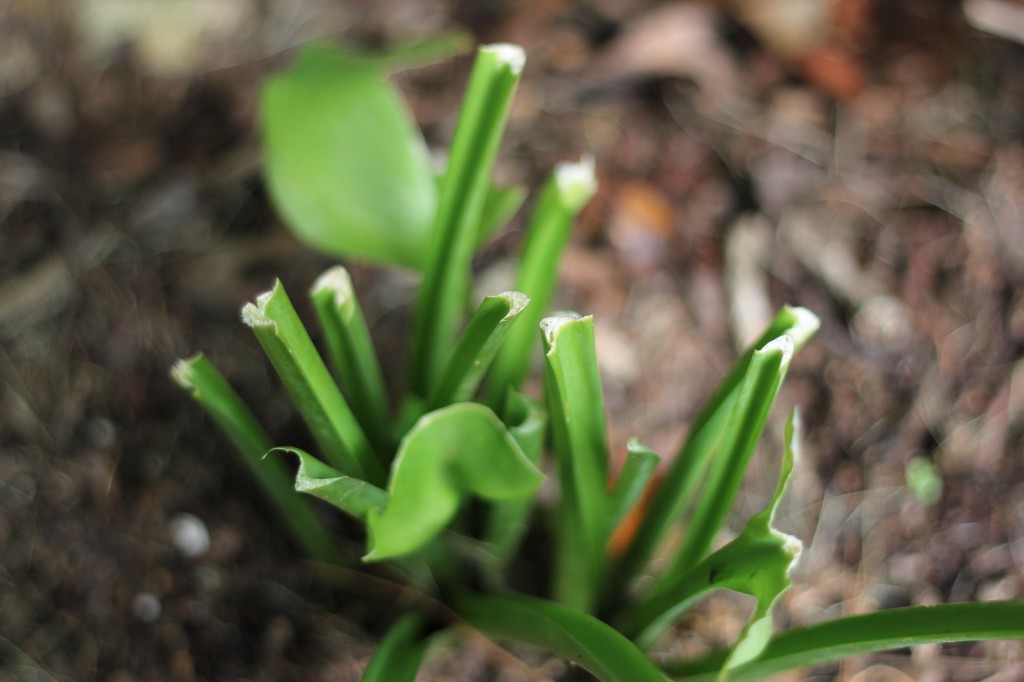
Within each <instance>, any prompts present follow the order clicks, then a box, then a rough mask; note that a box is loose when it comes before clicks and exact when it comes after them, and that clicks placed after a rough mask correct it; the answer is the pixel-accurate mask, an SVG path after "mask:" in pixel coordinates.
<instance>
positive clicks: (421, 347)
mask: <svg viewBox="0 0 1024 682" xmlns="http://www.w3.org/2000/svg"><path fill="white" fill-rule="evenodd" d="M525 60H526V56H525V54H524V53H523V51H522V49H521V48H519V47H516V46H514V45H504V44H502V45H488V46H484V47H481V48H480V49H479V51H478V52H477V59H476V63H475V64H474V67H473V73H472V75H471V77H470V81H469V86H468V89H467V92H466V99H465V101H464V103H463V107H462V113H461V114H460V116H459V123H458V125H457V127H456V130H455V136H454V139H453V140H452V147H451V154H450V157H449V161H448V170H447V171H446V173H445V179H444V183H443V185H442V189H441V196H440V200H439V206H438V210H437V216H436V219H435V222H434V226H433V228H432V230H431V240H430V243H431V248H432V250H433V252H432V254H431V257H430V260H429V264H428V266H427V270H426V273H425V276H424V279H423V286H422V289H421V293H420V299H419V303H418V307H417V310H416V325H415V335H414V344H413V360H412V371H411V378H412V390H413V391H414V392H415V393H417V394H419V395H420V396H421V397H426V396H429V395H430V394H431V392H432V391H433V389H434V387H435V386H436V384H437V381H438V378H439V375H440V372H441V369H442V368H443V367H444V365H445V361H446V360H447V357H448V354H449V353H450V352H451V348H452V346H453V342H454V339H455V332H456V327H457V326H458V324H459V320H460V318H461V317H462V314H463V311H464V310H465V306H466V298H467V296H468V294H469V279H470V261H471V259H472V257H473V249H474V246H475V244H476V240H477V235H478V233H479V231H480V221H481V217H482V214H483V210H484V203H485V200H486V198H487V194H488V191H489V186H490V178H491V174H492V171H493V168H494V160H495V158H496V157H497V154H498V146H499V144H500V143H501V137H502V133H503V132H504V130H505V123H506V121H507V119H508V112H509V108H510V106H511V103H512V96H513V94H514V92H515V89H516V85H517V84H518V82H519V76H520V74H521V73H522V70H523V65H524V62H525Z"/></svg>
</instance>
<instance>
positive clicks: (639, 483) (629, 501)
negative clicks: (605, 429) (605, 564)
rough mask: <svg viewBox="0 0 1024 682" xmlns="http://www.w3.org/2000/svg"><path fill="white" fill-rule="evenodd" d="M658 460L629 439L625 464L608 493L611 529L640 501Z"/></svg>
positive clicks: (653, 453)
mask: <svg viewBox="0 0 1024 682" xmlns="http://www.w3.org/2000/svg"><path fill="white" fill-rule="evenodd" d="M660 460H661V458H660V457H658V455H657V454H656V453H655V452H653V451H652V450H650V449H649V448H648V447H647V446H645V445H644V444H643V443H641V442H640V441H639V440H637V439H636V438H630V439H629V443H627V444H626V462H625V463H624V464H623V465H622V471H620V472H619V476H618V478H616V479H615V486H614V487H613V488H612V489H611V491H610V492H609V493H608V502H609V504H610V507H611V527H612V529H615V528H617V527H618V525H619V524H620V523H621V522H622V519H624V518H625V517H626V514H628V513H629V510H631V509H632V508H633V506H634V505H635V504H636V503H637V502H639V501H640V498H641V497H642V496H643V494H644V488H646V487H647V481H649V480H650V479H651V475H653V474H654V470H655V469H656V468H657V467H658V462H659V461H660Z"/></svg>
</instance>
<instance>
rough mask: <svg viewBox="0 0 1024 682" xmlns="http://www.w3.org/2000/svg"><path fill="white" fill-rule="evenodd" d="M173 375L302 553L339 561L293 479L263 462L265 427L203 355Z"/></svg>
mask: <svg viewBox="0 0 1024 682" xmlns="http://www.w3.org/2000/svg"><path fill="white" fill-rule="evenodd" d="M171 376H172V377H173V378H174V380H175V381H176V382H177V383H178V385H179V386H181V387H182V388H184V389H185V390H186V391H188V392H189V393H190V394H191V395H192V397H193V398H194V399H195V401H196V402H198V403H199V404H200V405H201V406H202V407H203V409H205V410H206V412H207V414H209V415H210V417H212V418H213V421H214V422H215V423H216V424H217V426H218V427H219V428H220V430H221V431H222V432H223V433H224V435H225V436H227V438H228V440H230V441H231V443H232V444H233V445H234V446H235V450H236V451H237V452H238V454H239V455H240V456H241V457H240V458H241V460H242V462H243V463H244V464H245V466H246V468H247V469H248V470H249V473H251V474H252V476H253V477H254V478H255V479H256V481H257V482H258V483H259V485H260V487H261V488H262V489H263V492H264V494H265V495H266V496H267V497H268V498H269V499H270V502H271V504H272V505H273V506H274V507H275V508H276V510H277V515H278V517H279V518H281V519H283V520H284V523H285V525H286V526H288V528H289V530H290V531H291V534H292V537H293V538H294V539H295V541H296V542H297V543H298V545H299V546H300V547H301V548H302V550H303V552H304V553H305V554H306V555H307V556H308V557H310V558H311V559H315V560H317V561H324V562H333V561H336V560H337V558H338V555H337V551H336V550H335V549H334V543H333V541H332V540H331V536H330V534H329V533H328V532H327V529H325V528H324V526H323V524H322V523H321V522H320V519H319V518H318V517H317V515H316V514H315V513H314V512H313V510H312V509H310V507H309V505H308V504H307V503H306V502H305V501H304V500H302V499H301V498H300V497H298V496H297V495H296V494H295V493H294V491H293V490H292V475H291V473H290V472H289V471H288V467H287V466H286V465H285V463H284V462H282V461H281V460H280V459H277V458H269V459H264V455H266V453H267V452H268V451H269V450H270V449H271V448H272V447H273V446H272V445H271V443H270V438H269V437H268V436H267V434H266V432H265V431H264V430H263V427H262V426H260V423H259V422H258V421H257V420H256V417H255V416H253V414H252V412H251V411H249V408H248V407H246V406H245V403H244V402H242V399H241V398H240V397H239V396H238V394H237V393H236V392H235V390H234V389H233V388H231V385H230V384H229V383H228V382H227V380H226V379H225V378H224V376H223V375H222V374H221V373H220V372H219V371H217V368H216V367H214V365H213V363H212V362H210V361H209V360H208V359H207V358H206V357H205V356H203V355H202V354H199V355H195V356H193V357H191V358H189V359H187V360H179V361H178V362H177V363H175V365H174V367H173V368H172V369H171Z"/></svg>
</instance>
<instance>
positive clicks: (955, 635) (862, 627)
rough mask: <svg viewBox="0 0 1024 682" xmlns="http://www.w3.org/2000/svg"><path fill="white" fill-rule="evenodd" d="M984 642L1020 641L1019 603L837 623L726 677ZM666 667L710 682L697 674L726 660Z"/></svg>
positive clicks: (741, 681)
mask: <svg viewBox="0 0 1024 682" xmlns="http://www.w3.org/2000/svg"><path fill="white" fill-rule="evenodd" d="M983 639H1024V601H994V602H971V603H964V604H939V605H937V606H907V607H903V608H898V609H889V610H887V611H879V612H877V613H868V614H864V615H860V616H850V617H847V618H838V619H836V620H831V621H827V622H825V623H820V624H818V625H812V626H810V627H805V628H798V629H796V630H789V631H788V632H784V633H782V634H780V635H777V636H776V637H774V638H773V639H772V640H771V641H770V642H769V643H768V646H767V647H765V649H764V651H763V652H762V653H761V655H760V656H759V657H758V659H757V660H755V661H752V662H750V663H746V664H744V665H741V666H739V667H737V668H735V669H733V670H730V671H728V672H727V673H726V674H725V675H724V676H723V677H724V679H725V680H728V681H729V682H756V681H758V680H763V679H766V678H767V677H769V676H770V675H774V674H776V673H780V672H784V671H786V670H795V669H797V668H803V667H807V666H812V665H817V664H819V663H826V662H828V661H835V660H839V659H841V658H847V657H849V656H857V655H860V654H869V653H872V652H875V651H886V650H888V649H902V648H904V647H908V646H915V645H918V644H929V643H949V642H970V641H975V640H983ZM725 655H726V654H725V653H724V652H718V653H716V654H713V655H712V656H709V657H708V658H706V659H702V660H699V661H693V662H688V663H684V664H679V665H673V666H671V671H670V674H671V675H672V676H673V677H674V678H675V679H679V680H704V679H709V680H710V679H714V675H713V674H707V675H702V674H700V673H701V672H704V671H711V670H714V669H717V668H718V667H720V666H721V665H722V661H723V660H724V658H725Z"/></svg>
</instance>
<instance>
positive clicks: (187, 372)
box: [171, 355, 199, 391]
mask: <svg viewBox="0 0 1024 682" xmlns="http://www.w3.org/2000/svg"><path fill="white" fill-rule="evenodd" d="M198 358H199V356H198V355H193V356H192V357H190V358H179V359H178V361H177V362H175V363H174V364H173V365H172V366H171V378H172V379H174V381H175V383H177V384H178V385H179V386H181V387H182V388H184V389H186V390H189V391H192V390H195V388H196V385H195V382H194V381H192V366H193V365H194V364H195V361H196V360H197V359H198Z"/></svg>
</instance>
